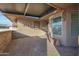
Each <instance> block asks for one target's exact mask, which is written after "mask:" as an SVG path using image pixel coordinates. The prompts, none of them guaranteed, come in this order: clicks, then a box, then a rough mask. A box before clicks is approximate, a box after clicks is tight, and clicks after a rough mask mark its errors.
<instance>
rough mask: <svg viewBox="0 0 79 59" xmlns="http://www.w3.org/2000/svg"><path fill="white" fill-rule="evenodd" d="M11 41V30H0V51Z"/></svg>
mask: <svg viewBox="0 0 79 59" xmlns="http://www.w3.org/2000/svg"><path fill="white" fill-rule="evenodd" d="M10 41H11V31H4V32H0V53H1V52H3V51H4V50H5V48H6V47H7V45H8V44H9V43H10Z"/></svg>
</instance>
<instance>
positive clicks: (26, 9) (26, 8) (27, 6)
mask: <svg viewBox="0 0 79 59" xmlns="http://www.w3.org/2000/svg"><path fill="white" fill-rule="evenodd" d="M29 5H30V4H29V3H28V4H27V5H26V7H25V11H24V15H26V13H27V11H28V8H29Z"/></svg>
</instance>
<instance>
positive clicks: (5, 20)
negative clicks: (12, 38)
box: [0, 13, 12, 26]
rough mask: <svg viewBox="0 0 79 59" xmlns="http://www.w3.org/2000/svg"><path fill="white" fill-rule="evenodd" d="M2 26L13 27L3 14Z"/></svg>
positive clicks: (0, 18)
mask: <svg viewBox="0 0 79 59" xmlns="http://www.w3.org/2000/svg"><path fill="white" fill-rule="evenodd" d="M0 24H3V25H6V26H12V22H11V21H10V20H9V19H8V18H7V17H6V16H4V15H3V14H2V13H0Z"/></svg>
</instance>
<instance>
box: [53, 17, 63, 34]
mask: <svg viewBox="0 0 79 59" xmlns="http://www.w3.org/2000/svg"><path fill="white" fill-rule="evenodd" d="M61 25H62V21H61V17H56V18H53V19H52V29H53V34H56V35H61Z"/></svg>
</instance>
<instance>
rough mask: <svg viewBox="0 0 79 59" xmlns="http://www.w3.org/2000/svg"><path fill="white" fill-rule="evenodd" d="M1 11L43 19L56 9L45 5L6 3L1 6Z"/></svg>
mask: <svg viewBox="0 0 79 59" xmlns="http://www.w3.org/2000/svg"><path fill="white" fill-rule="evenodd" d="M0 10H1V11H3V12H5V13H11V14H18V15H25V16H34V17H42V16H45V15H47V14H48V13H50V12H53V11H55V10H56V8H54V7H51V6H49V5H48V4H45V3H13V4H12V3H10V4H8V3H6V4H5V3H4V4H0Z"/></svg>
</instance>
